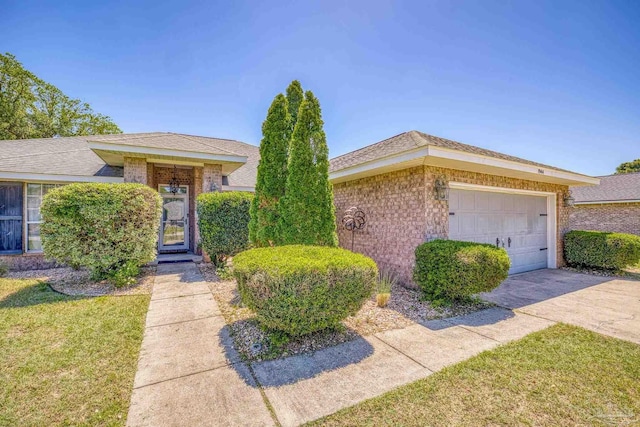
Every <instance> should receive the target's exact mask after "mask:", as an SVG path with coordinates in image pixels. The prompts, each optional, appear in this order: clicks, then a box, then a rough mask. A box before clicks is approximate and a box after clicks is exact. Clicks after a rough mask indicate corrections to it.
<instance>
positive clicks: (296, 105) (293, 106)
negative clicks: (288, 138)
mask: <svg viewBox="0 0 640 427" xmlns="http://www.w3.org/2000/svg"><path fill="white" fill-rule="evenodd" d="M303 100H304V92H303V91H302V85H301V84H300V82H299V81H297V80H294V81H292V82H291V83H290V84H289V87H287V102H288V103H289V114H290V115H291V132H292V133H293V130H294V129H295V127H296V122H297V121H298V110H299V109H300V104H302V101H303Z"/></svg>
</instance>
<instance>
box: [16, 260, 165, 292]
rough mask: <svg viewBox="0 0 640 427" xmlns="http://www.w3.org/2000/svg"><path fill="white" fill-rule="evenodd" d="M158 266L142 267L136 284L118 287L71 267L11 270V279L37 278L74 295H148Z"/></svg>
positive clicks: (83, 270)
mask: <svg viewBox="0 0 640 427" xmlns="http://www.w3.org/2000/svg"><path fill="white" fill-rule="evenodd" d="M155 274H156V267H154V266H148V267H142V268H141V269H140V276H139V277H138V280H137V281H136V283H135V284H133V285H131V286H125V287H122V288H116V287H115V286H113V285H112V284H111V283H109V282H107V281H106V280H101V281H98V282H96V281H94V280H91V277H90V276H91V274H90V273H89V271H88V270H85V269H80V270H74V269H72V268H69V267H63V268H50V269H46V270H27V271H11V272H9V273H8V274H7V277H8V278H10V279H36V280H40V281H43V282H47V283H48V284H49V286H51V288H52V289H53V290H55V291H56V292H60V293H62V294H65V295H73V296H89V297H97V296H102V295H146V294H151V289H152V287H153V279H154V277H155Z"/></svg>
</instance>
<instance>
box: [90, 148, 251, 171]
mask: <svg viewBox="0 0 640 427" xmlns="http://www.w3.org/2000/svg"><path fill="white" fill-rule="evenodd" d="M88 145H89V148H90V149H91V150H92V151H93V152H94V153H96V155H97V156H98V157H100V158H101V159H102V161H104V162H105V163H106V164H108V165H111V166H123V165H124V157H128V156H130V157H141V158H145V159H147V161H149V162H152V163H153V162H157V163H175V164H181V165H191V166H202V165H203V164H205V163H207V164H220V165H222V166H223V170H222V172H223V173H225V174H229V173H231V172H233V171H235V170H236V169H238V168H239V167H241V166H242V165H244V164H245V163H246V162H247V156H239V155H235V154H224V153H220V154H215V153H203V152H198V151H185V150H170V149H165V148H156V147H142V146H134V145H127V144H113V143H107V142H97V141H89V142H88Z"/></svg>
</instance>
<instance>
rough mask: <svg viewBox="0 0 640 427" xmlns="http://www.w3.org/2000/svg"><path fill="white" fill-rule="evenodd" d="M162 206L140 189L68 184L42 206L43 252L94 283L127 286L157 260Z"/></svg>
mask: <svg viewBox="0 0 640 427" xmlns="http://www.w3.org/2000/svg"><path fill="white" fill-rule="evenodd" d="M161 206H162V200H161V198H160V196H159V195H158V193H157V192H156V191H154V190H153V189H151V188H149V187H147V186H146V185H142V184H95V183H84V184H70V185H65V186H62V187H58V188H55V189H53V190H51V191H49V192H48V193H47V194H46V195H45V196H44V199H43V201H42V206H41V213H42V220H43V223H42V225H41V234H42V248H43V251H44V254H45V256H46V257H47V258H50V259H54V260H56V261H58V262H60V263H64V264H68V265H70V266H72V267H74V268H78V267H86V268H88V269H90V270H91V271H92V273H93V276H94V278H96V279H102V278H111V279H112V281H113V282H114V283H115V284H116V285H118V286H121V285H124V284H128V283H131V282H132V281H133V277H134V276H135V275H137V273H138V268H139V267H140V266H141V265H143V264H145V263H147V262H149V261H152V260H153V259H155V257H156V248H157V243H158V228H159V226H160V215H161V209H162V207H161Z"/></svg>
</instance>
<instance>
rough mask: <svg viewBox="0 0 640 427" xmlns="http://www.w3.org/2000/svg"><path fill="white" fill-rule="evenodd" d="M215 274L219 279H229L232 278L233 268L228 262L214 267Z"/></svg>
mask: <svg viewBox="0 0 640 427" xmlns="http://www.w3.org/2000/svg"><path fill="white" fill-rule="evenodd" d="M216 275H217V276H218V277H219V278H220V280H231V279H233V270H232V269H231V267H230V266H229V265H228V264H224V265H221V266H220V267H218V268H216Z"/></svg>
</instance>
